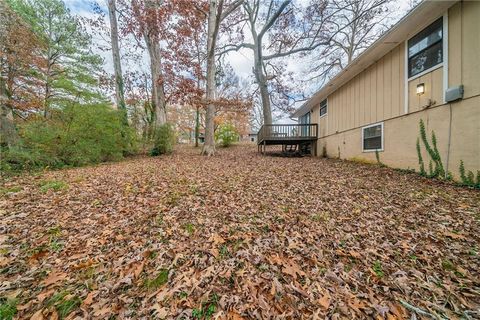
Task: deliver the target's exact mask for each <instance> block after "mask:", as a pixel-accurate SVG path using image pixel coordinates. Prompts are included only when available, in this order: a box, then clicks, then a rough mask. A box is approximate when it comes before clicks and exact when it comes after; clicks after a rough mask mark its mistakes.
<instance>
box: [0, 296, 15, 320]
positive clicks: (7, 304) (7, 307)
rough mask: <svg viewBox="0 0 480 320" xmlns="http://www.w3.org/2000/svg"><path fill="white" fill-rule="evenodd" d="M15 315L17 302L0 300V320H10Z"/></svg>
mask: <svg viewBox="0 0 480 320" xmlns="http://www.w3.org/2000/svg"><path fill="white" fill-rule="evenodd" d="M15 314H17V300H16V299H6V298H0V319H2V320H4V319H5V320H12V319H13V317H14V316H15Z"/></svg>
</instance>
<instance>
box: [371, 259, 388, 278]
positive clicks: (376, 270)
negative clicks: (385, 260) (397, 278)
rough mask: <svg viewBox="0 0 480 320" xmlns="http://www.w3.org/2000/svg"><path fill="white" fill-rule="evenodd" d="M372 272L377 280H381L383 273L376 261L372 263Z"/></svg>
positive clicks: (380, 264) (380, 265)
mask: <svg viewBox="0 0 480 320" xmlns="http://www.w3.org/2000/svg"><path fill="white" fill-rule="evenodd" d="M372 270H373V272H375V274H376V275H377V277H379V278H382V277H383V276H384V275H385V273H384V272H383V267H382V263H381V262H380V261H378V260H377V261H375V262H374V264H373V267H372Z"/></svg>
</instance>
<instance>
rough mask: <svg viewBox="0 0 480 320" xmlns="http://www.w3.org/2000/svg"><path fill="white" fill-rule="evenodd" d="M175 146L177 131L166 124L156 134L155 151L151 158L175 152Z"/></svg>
mask: <svg viewBox="0 0 480 320" xmlns="http://www.w3.org/2000/svg"><path fill="white" fill-rule="evenodd" d="M174 145H175V131H174V130H173V127H172V126H171V125H170V124H169V123H166V124H164V125H161V126H160V127H159V128H158V129H157V131H156V132H155V142H154V146H153V149H152V150H151V151H150V155H151V156H158V155H161V154H168V153H172V152H173V146H174Z"/></svg>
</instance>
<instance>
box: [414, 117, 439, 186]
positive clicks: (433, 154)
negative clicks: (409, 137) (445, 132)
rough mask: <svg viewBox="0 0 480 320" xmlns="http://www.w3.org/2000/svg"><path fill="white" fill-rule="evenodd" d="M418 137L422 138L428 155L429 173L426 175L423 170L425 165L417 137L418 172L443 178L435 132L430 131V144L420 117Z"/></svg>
mask: <svg viewBox="0 0 480 320" xmlns="http://www.w3.org/2000/svg"><path fill="white" fill-rule="evenodd" d="M420 138H421V139H422V142H423V145H424V146H425V149H426V150H427V154H428V155H429V157H430V159H431V160H430V161H429V173H428V175H427V174H426V172H425V165H424V162H423V159H422V155H421V148H420V141H419V140H418V139H417V155H418V163H419V165H420V174H421V175H424V176H428V177H430V178H445V170H444V168H443V164H442V159H441V157H440V152H439V151H438V148H437V137H436V135H435V132H434V131H432V145H430V143H429V141H428V138H427V132H426V130H425V124H424V122H423V120H422V119H420Z"/></svg>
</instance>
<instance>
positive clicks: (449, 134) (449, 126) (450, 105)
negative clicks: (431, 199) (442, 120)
mask: <svg viewBox="0 0 480 320" xmlns="http://www.w3.org/2000/svg"><path fill="white" fill-rule="evenodd" d="M448 106H449V108H450V118H449V123H448V144H447V162H446V164H445V179H448V165H449V162H450V141H451V139H452V104H451V103H449V104H448Z"/></svg>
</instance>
